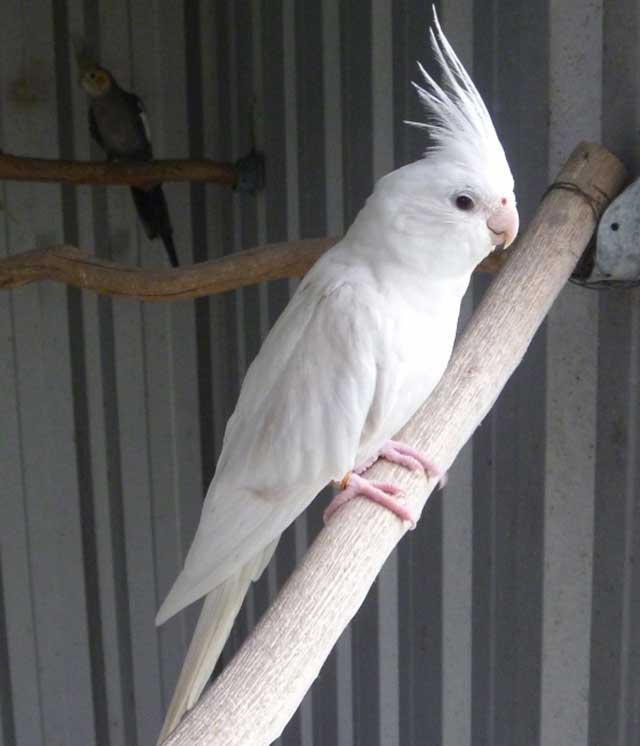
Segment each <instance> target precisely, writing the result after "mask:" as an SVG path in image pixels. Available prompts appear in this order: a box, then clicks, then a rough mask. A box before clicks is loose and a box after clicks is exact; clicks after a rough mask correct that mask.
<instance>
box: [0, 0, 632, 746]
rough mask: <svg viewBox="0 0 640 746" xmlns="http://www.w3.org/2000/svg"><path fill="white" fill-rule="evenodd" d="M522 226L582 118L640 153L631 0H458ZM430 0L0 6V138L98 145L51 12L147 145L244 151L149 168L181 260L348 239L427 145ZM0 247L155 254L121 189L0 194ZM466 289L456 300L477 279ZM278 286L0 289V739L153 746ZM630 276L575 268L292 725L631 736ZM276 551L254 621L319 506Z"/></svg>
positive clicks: (20, 745)
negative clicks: (216, 292)
mask: <svg viewBox="0 0 640 746" xmlns="http://www.w3.org/2000/svg"><path fill="white" fill-rule="evenodd" d="M440 11H441V16H442V19H443V23H444V26H445V29H446V31H447V33H448V35H449V37H450V39H451V40H452V41H453V42H454V44H455V46H456V48H457V49H458V50H459V52H460V54H461V56H462V57H463V59H464V60H466V62H467V64H468V65H469V66H470V67H472V68H473V71H474V77H475V79H476V80H477V82H478V85H479V87H480V88H481V90H482V91H483V93H484V94H485V96H486V99H487V101H488V103H489V105H490V108H491V109H492V111H493V113H494V115H495V120H496V122H497V126H498V129H499V131H500V133H501V136H502V138H503V142H504V143H505V147H506V150H507V153H508V156H509V158H510V161H511V163H512V166H513V170H514V173H515V176H516V183H517V192H518V197H519V202H520V205H521V211H522V215H523V217H524V219H525V221H526V219H527V216H529V215H531V211H532V209H533V208H534V206H535V204H536V200H537V199H538V197H539V196H540V194H541V192H542V191H543V189H544V187H545V185H546V184H547V182H548V180H549V178H550V175H553V174H554V173H555V172H556V170H557V168H558V166H559V164H560V162H561V161H562V159H563V157H565V156H566V155H567V154H568V153H569V151H570V150H571V148H572V147H573V146H574V144H576V143H577V142H578V141H579V140H580V139H584V138H588V139H594V140H601V141H603V142H604V143H605V144H606V145H608V146H610V147H612V148H613V149H614V150H615V151H616V152H618V154H620V155H621V156H623V157H624V158H625V159H626V160H627V161H628V164H629V165H630V167H631V168H632V169H635V168H637V167H638V165H640V147H639V144H640V130H639V124H640V78H639V76H638V74H637V71H638V69H640V59H639V57H640V38H639V37H640V31H639V28H640V7H638V4H637V3H636V2H632V1H631V0H616V1H615V2H614V1H611V2H606V3H603V2H602V0H594V1H593V2H580V1H579V0H566V1H564V2H562V3H560V2H545V1H544V0H533V1H532V0H494V1H493V2H492V3H481V2H475V3H474V2H472V0H443V2H441V3H440ZM428 13H429V10H428V7H427V3H425V2H419V1H418V0H394V1H392V0H345V1H344V2H338V0H325V1H324V2H321V3H318V2H294V1H293V0H270V1H268V2H267V1H266V0H265V1H264V2H258V1H257V0H255V1H253V2H250V1H249V0H241V1H239V2H220V1H218V2H214V1H213V0H209V1H208V2H204V1H203V2H185V3H168V2H162V0H151V1H149V0H146V1H145V2H141V1H140V0H101V1H100V2H95V1H93V2H92V1H90V0H3V3H2V19H3V22H2V24H0V77H1V98H0V146H1V147H2V149H3V150H5V151H7V152H10V153H17V154H28V155H34V156H36V155H39V156H46V157H57V156H59V157H65V158H88V157H90V156H91V155H94V156H97V155H98V154H97V152H96V151H95V150H94V149H93V146H90V143H89V136H88V131H87V126H86V102H85V100H84V97H83V94H82V92H81V91H80V90H79V88H78V86H77V82H76V70H75V66H74V62H73V59H72V53H71V47H70V43H69V33H70V32H71V31H80V32H82V33H84V34H85V36H86V37H87V38H88V40H89V42H90V43H91V44H92V45H93V47H94V48H95V49H96V51H98V52H99V53H100V55H101V58H102V60H103V63H104V64H105V65H106V66H107V67H109V68H110V69H111V70H112V71H113V72H114V73H115V75H116V77H117V78H118V79H119V80H120V82H121V83H122V84H123V85H124V86H125V87H131V88H132V89H134V90H135V91H136V92H137V93H138V94H140V95H141V96H142V97H143V99H144V101H145V103H146V106H147V109H148V111H149V114H150V118H151V121H152V128H153V133H154V141H155V147H156V152H157V154H158V155H159V156H165V157H169V156H172V157H183V156H193V157H199V156H207V157H211V158H215V159H219V160H231V159H235V158H236V157H238V156H240V155H242V154H244V153H245V152H247V151H248V149H249V147H250V144H251V136H252V135H251V132H252V123H253V129H254V131H255V138H256V140H257V144H258V146H259V147H260V148H262V149H263V150H264V151H265V152H266V156H267V164H268V165H267V189H266V190H265V191H264V192H263V193H262V194H261V195H260V196H258V197H257V198H251V197H247V196H242V195H232V194H231V193H230V192H229V191H226V190H224V189H222V188H218V187H215V186H207V187H204V186H200V185H195V186H191V187H189V186H185V185H169V186H167V187H166V193H167V197H168V200H169V203H170V208H171V213H172V216H173V222H174V226H175V229H176V240H177V244H178V250H179V254H180V257H181V259H182V262H183V263H189V262H191V261H199V260H203V259H205V258H207V257H214V256H218V255H220V254H225V253H229V252H232V251H234V250H236V249H239V248H241V247H248V246H253V245H256V244H258V243H260V242H264V241H267V240H269V241H271V240H283V239H287V238H295V237H297V236H303V237H307V236H309V237H311V236H320V235H327V234H336V233H339V232H340V231H341V230H342V228H343V226H344V225H345V224H348V223H349V222H350V221H351V220H352V218H353V217H354V215H355V214H356V212H357V211H358V209H359V207H360V205H361V204H362V202H363V200H364V199H365V197H366V196H367V195H368V193H369V192H370V190H371V187H372V184H373V182H374V180H375V179H376V178H377V177H379V176H380V175H381V174H383V173H385V172H386V171H388V170H390V169H391V168H393V167H394V166H395V165H400V164H403V163H405V162H408V161H409V160H412V159H415V158H416V157H418V156H419V154H420V152H421V149H422V147H423V142H422V140H421V136H420V133H419V132H416V131H412V130H410V129H408V128H406V127H404V126H403V125H402V120H403V119H405V118H415V117H418V116H419V111H418V106H417V102H416V99H415V95H414V93H413V91H412V89H411V87H410V86H409V80H410V79H412V78H414V77H415V75H416V72H415V60H416V59H422V60H425V61H426V62H427V63H428V61H429V53H428V52H427V48H426V43H425V37H426V26H427V20H428ZM0 188H1V190H2V191H1V194H0V200H1V203H0V208H1V209H0V253H2V255H4V254H12V253H18V252H21V251H25V250H28V249H31V248H33V247H35V246H44V245H47V244H50V243H52V242H55V241H61V240H63V239H64V240H67V241H70V242H73V243H79V244H80V245H82V246H84V247H86V248H89V249H93V250H95V252H96V253H97V254H98V255H101V256H111V257H114V258H116V259H118V260H121V261H125V262H132V263H135V262H141V263H142V264H143V265H144V266H162V265H163V264H164V261H165V260H164V255H163V251H162V250H161V248H159V247H157V246H154V245H151V244H149V243H148V242H147V241H146V239H144V238H143V237H142V236H141V233H140V229H139V227H138V225H137V223H136V219H135V216H134V213H133V210H132V205H131V200H130V197H129V194H128V192H127V190H126V189H125V188H120V187H111V188H108V189H106V188H101V187H95V188H89V187H81V188H77V189H76V188H73V187H63V188H60V187H58V186H55V185H29V184H9V183H5V184H2V185H1V187H0ZM485 284H486V280H485V279H481V278H478V279H477V280H476V281H474V284H473V288H472V290H473V292H472V293H470V295H469V298H468V299H467V301H466V302H465V306H464V315H465V316H466V315H468V313H469V312H470V311H471V309H472V306H473V302H474V300H475V299H477V298H478V297H479V295H480V294H481V293H482V291H483V289H484V287H485ZM288 293H289V283H288V282H286V281H282V282H276V283H272V284H270V285H268V286H260V287H256V288H250V289H246V290H243V291H237V292H235V293H229V294H227V295H225V296H221V297H215V298H211V299H207V300H201V301H198V302H196V303H190V302H188V303H180V304H166V305H163V304H160V305H153V306H152V305H142V304H140V303H137V302H131V301H127V300H111V299H108V298H97V297H96V296H95V295H92V294H90V293H81V292H79V291H77V290H74V289H68V288H66V287H63V286H60V285H54V284H49V283H47V284H39V285H32V286H29V287H25V288H23V289H20V290H17V291H14V292H10V293H9V292H3V293H0V366H1V367H0V385H1V387H2V388H1V392H2V395H1V396H0V422H1V423H2V426H1V429H0V474H1V484H2V496H1V500H0V538H1V545H0V548H1V552H0V744H1V746H12V745H13V744H17V746H41V745H42V746H44V745H45V744H46V745H47V746H53V744H56V745H57V744H64V745H65V746H76V744H77V745H78V746H80V745H82V746H87V745H88V744H97V745H98V746H120V745H123V744H127V746H134V745H135V746H137V745H139V746H144V745H147V744H151V743H153V742H154V739H155V736H156V734H157V731H158V728H159V724H160V722H161V718H162V714H163V710H164V708H165V706H166V704H167V701H168V697H169V696H170V693H171V691H172V687H173V683H174V680H175V677H176V675H177V672H178V670H179V666H180V663H181V660H182V656H183V654H184V651H185V646H186V644H187V641H188V639H189V636H190V632H191V629H192V627H193V624H194V620H195V615H196V613H197V611H196V610H190V611H189V612H188V613H186V614H184V615H182V616H181V617H180V618H179V619H177V620H174V621H171V622H170V623H169V624H168V625H167V626H166V628H165V629H162V630H161V631H160V632H159V633H156V631H155V630H154V627H153V618H154V614H155V611H156V608H157V606H158V604H159V602H160V601H161V599H162V598H163V596H164V594H165V592H166V591H167V589H168V588H169V585H170V584H171V582H172V580H173V578H174V576H175V575H176V573H177V571H178V569H179V567H180V566H181V563H182V558H183V556H184V554H185V551H186V549H187V547H188V544H189V541H190V538H191V536H192V534H193V532H194V529H195V525H196V523H197V519H198V514H199V506H200V502H201V497H202V495H203V492H204V489H205V487H206V484H207V483H208V481H209V479H210V478H211V475H212V472H213V468H214V464H215V460H216V454H217V452H218V449H219V447H220V443H221V438H222V433H223V429H224V424H225V421H226V419H227V417H228V415H229V414H230V412H231V410H232V408H233V405H234V400H235V397H236V395H237V392H238V387H239V383H240V381H241V379H242V375H243V373H244V371H245V369H246V367H247V364H248V362H250V360H251V359H252V357H253V356H254V355H255V353H256V351H257V349H258V347H259V345H260V341H261V339H262V338H263V336H264V334H265V332H266V330H267V329H268V328H269V326H270V324H272V323H273V321H274V319H275V318H276V317H277V315H278V313H279V311H280V310H281V309H282V307H283V305H284V304H285V303H286V300H287V297H288ZM639 339H640V295H639V294H638V291H626V292H615V293H614V292H610V293H593V292H589V291H586V290H583V289H579V288H575V287H568V288H567V289H566V290H565V291H564V292H563V294H562V296H561V298H560V299H559V300H558V302H557V304H556V306H555V307H554V309H553V311H552V313H551V316H550V317H549V320H548V323H547V324H546V326H545V327H544V328H543V329H542V330H541V331H540V333H539V334H538V336H537V337H536V340H535V342H534V344H533V346H532V347H531V349H530V352H529V354H528V355H527V358H526V360H525V361H524V363H523V364H522V366H521V367H520V369H519V370H518V372H517V374H516V375H515V376H514V378H513V380H512V381H511V382H510V384H509V386H508V387H507V389H506V390H505V392H504V393H503V395H502V396H501V398H500V400H499V402H498V403H497V405H496V407H495V410H494V412H493V413H492V414H491V416H489V417H488V418H487V419H486V421H485V422H484V423H483V425H482V426H481V428H480V429H479V431H478V433H477V434H476V437H475V438H474V441H473V444H472V446H471V447H468V448H467V449H466V450H465V452H464V453H463V454H462V456H461V457H460V459H459V461H458V463H457V464H456V466H455V468H454V469H453V470H452V474H451V480H450V485H449V486H448V487H447V489H446V491H445V493H444V494H443V493H439V494H436V495H434V497H433V498H432V499H431V501H430V502H429V504H428V507H427V509H426V511H425V515H424V518H423V520H422V521H421V523H420V526H419V527H418V530H417V531H415V532H414V533H413V534H410V535H409V536H408V537H407V538H405V539H404V540H403V542H402V544H401V546H400V548H399V550H398V551H397V553H396V554H395V555H394V556H393V557H392V558H391V559H390V561H389V562H388V564H387V566H386V568H385V570H384V572H383V573H382V575H381V577H380V579H379V582H378V583H377V585H376V587H375V588H374V589H373V590H372V592H371V593H370V595H369V597H368V599H367V601H366V603H365V605H364V607H363V609H362V611H361V612H360V614H359V615H358V617H357V619H356V620H355V622H354V624H353V625H352V626H351V628H350V629H349V630H347V631H346V632H345V634H344V636H343V638H342V640H341V642H340V644H339V645H338V647H337V649H336V651H334V653H333V654H332V655H331V657H330V659H329V661H328V662H327V664H326V666H325V667H324V669H323V671H322V673H321V675H320V678H319V679H318V681H317V682H316V685H315V686H314V688H313V689H312V691H311V693H310V694H309V695H308V696H307V698H306V700H305V702H304V704H303V706H302V708H301V709H300V711H299V712H298V713H297V714H296V716H295V718H294V719H293V721H292V723H291V724H290V725H289V727H288V728H287V729H286V731H285V733H284V734H283V736H282V739H281V742H282V744H283V746H285V745H290V746H294V744H295V745H296V746H297V745H298V744H303V745H304V746H333V744H338V746H349V745H350V744H361V745H363V746H364V744H366V745H367V746H377V745H378V744H379V745H380V746H382V744H384V745H385V746H414V745H415V744H423V743H424V744H443V745H444V746H454V745H455V746H483V745H484V746H513V745H514V744H518V746H525V745H527V746H528V745H529V744H531V746H537V745H538V744H566V745H567V746H587V745H588V746H609V745H611V746H613V745H614V744H615V745H616V746H632V744H637V743H638V742H640V569H639V568H640V565H639V564H638V562H635V563H634V559H637V558H638V551H639V550H640V525H639V524H640V495H639V492H640V490H639V477H638V456H639V455H640V454H639V449H640V440H639V439H638V424H639V414H640V413H639V401H638V398H639V397H638V384H639V381H640V371H639V366H640V345H639ZM322 504H323V501H322V499H320V500H319V501H317V504H316V505H315V506H312V507H311V509H310V510H309V511H308V514H307V515H306V516H305V517H303V518H302V519H300V520H299V521H298V522H297V523H296V525H295V526H294V527H292V528H291V529H290V530H289V531H288V532H287V534H286V536H285V538H284V540H283V541H282V542H281V545H280V548H279V551H278V555H277V559H276V561H275V562H274V563H272V566H271V567H270V568H269V570H268V572H267V573H266V574H265V576H264V578H263V579H262V580H261V581H260V582H259V583H258V584H257V585H256V586H255V589H254V591H253V593H252V594H251V596H250V598H249V600H248V602H247V604H246V605H245V609H244V611H243V612H242V614H241V617H240V618H239V620H238V624H237V629H236V631H235V632H234V634H233V635H232V640H231V647H234V646H236V645H237V644H238V643H239V641H240V640H241V639H242V638H243V637H244V635H245V634H246V631H247V629H248V628H250V626H251V625H252V624H253V622H254V620H255V618H256V617H257V616H259V615H260V613H261V612H262V611H263V610H264V608H265V607H266V605H267V604H268V602H269V599H270V597H271V596H272V595H273V593H274V591H275V589H276V588H277V586H278V585H279V584H280V583H281V582H282V580H283V579H284V578H285V577H286V576H287V574H288V573H289V572H290V570H291V568H292V567H293V566H294V564H295V563H296V561H297V560H298V559H299V558H300V556H301V555H302V553H303V552H304V550H305V547H306V545H307V542H308V541H309V540H310V538H312V536H313V535H314V534H315V532H316V531H317V530H318V528H319V527H320V525H321V511H322Z"/></svg>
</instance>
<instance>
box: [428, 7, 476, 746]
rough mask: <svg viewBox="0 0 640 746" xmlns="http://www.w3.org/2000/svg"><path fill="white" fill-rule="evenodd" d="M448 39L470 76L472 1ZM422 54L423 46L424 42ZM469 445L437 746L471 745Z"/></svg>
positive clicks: (451, 19) (469, 301)
mask: <svg viewBox="0 0 640 746" xmlns="http://www.w3.org/2000/svg"><path fill="white" fill-rule="evenodd" d="M440 13H441V22H442V23H443V27H444V29H445V33H446V34H447V38H448V39H449V41H450V42H451V44H452V45H453V47H454V49H455V50H456V53H457V54H458V56H459V57H460V59H461V60H462V62H463V64H464V65H465V66H466V67H467V69H468V70H469V71H470V73H471V75H472V76H473V32H474V28H473V1H472V0H447V1H446V2H443V3H441V10H440ZM424 46H425V50H426V49H427V41H426V37H425V42H424ZM472 285H473V283H471V287H470V289H469V291H468V292H467V294H466V295H465V297H464V299H463V301H462V305H461V310H460V321H459V323H458V330H459V331H460V330H461V329H464V327H465V326H466V324H467V322H468V320H469V318H470V316H471V313H472V311H473V288H472ZM472 494H473V445H472V443H468V444H467V446H465V448H464V449H463V450H462V452H461V453H460V455H459V456H458V458H457V459H456V461H455V463H454V464H453V466H452V468H451V469H450V471H449V479H448V482H447V488H446V491H445V493H444V498H443V504H442V573H443V577H442V743H444V744H456V746H471V744H472V743H474V741H473V738H472V733H471V722H470V713H471V706H472V695H471V637H472V627H471V595H472V594H471V590H472V585H471V567H472V549H471V547H472V531H473V525H472V522H473V499H472Z"/></svg>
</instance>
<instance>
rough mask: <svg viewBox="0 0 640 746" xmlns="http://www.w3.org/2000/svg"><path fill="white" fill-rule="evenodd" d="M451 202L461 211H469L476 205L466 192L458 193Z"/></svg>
mask: <svg viewBox="0 0 640 746" xmlns="http://www.w3.org/2000/svg"><path fill="white" fill-rule="evenodd" d="M453 202H454V204H455V206H456V207H457V208H458V210H462V211H463V212H471V210H473V208H474V207H475V206H476V203H475V202H474V200H473V197H470V196H469V195H468V194H458V196H457V197H455V198H454V200H453Z"/></svg>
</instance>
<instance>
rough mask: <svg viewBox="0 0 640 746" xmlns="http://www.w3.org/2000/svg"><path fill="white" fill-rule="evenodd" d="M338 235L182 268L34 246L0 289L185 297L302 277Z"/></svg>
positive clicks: (0, 276)
mask: <svg viewBox="0 0 640 746" xmlns="http://www.w3.org/2000/svg"><path fill="white" fill-rule="evenodd" d="M336 241H338V239H337V238H312V239H307V240H301V241H289V242H286V243H273V244H267V245H266V246H258V247H257V248H255V249H248V250H246V251H240V252H237V253H236V254H230V255H228V256H224V257H221V258H220V259H212V260H211V261H208V262H201V263H200V264H195V265H192V266H190V267H183V268H181V269H161V270H146V269H140V268H138V267H127V266H125V265H122V264H116V263H115V262H110V261H107V260H106V259H98V257H95V256H93V255H91V254H89V253H88V252H86V251H83V250H82V249H78V248H76V247H75V246H69V245H60V246H51V247H49V248H45V249H35V250H33V251H27V252H25V253H24V254H16V255H15V256H10V257H7V258H5V259H0V289H5V290H8V289H10V288H17V287H20V286H22V285H27V284H29V283H31V282H37V281H40V280H57V281H58V282H64V283H66V284H67V285H74V286H76V287H80V288H84V289H85V290H94V291H95V292H96V293H102V294H104V295H121V296H126V297H128V298H137V299H138V300H146V301H169V300H184V299H186V298H200V297H202V296H204V295H214V294H216V293H224V292H225V291H227V290H234V289H235V288H241V287H246V286H247V285H255V284H257V283H259V282H265V281H267V280H279V279H282V278H283V277H302V275H304V273H305V272H306V271H307V270H308V269H309V267H311V265H312V264H313V263H314V262H315V261H316V260H317V259H318V257H320V255H321V254H323V253H324V252H325V251H326V250H327V249H328V248H329V247H330V246H333V244H334V243H336ZM502 262H503V257H502V255H501V254H500V253H498V252H496V253H494V254H492V255H491V256H490V257H488V258H487V259H486V260H485V261H484V262H483V263H482V265H481V266H480V270H481V271H486V272H495V271H497V269H498V268H499V266H500V265H501V264H502Z"/></svg>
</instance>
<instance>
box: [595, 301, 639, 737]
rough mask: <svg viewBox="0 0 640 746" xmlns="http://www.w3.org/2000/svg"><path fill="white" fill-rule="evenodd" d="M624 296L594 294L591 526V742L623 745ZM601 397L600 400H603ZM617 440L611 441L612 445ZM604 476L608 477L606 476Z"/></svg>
mask: <svg viewBox="0 0 640 746" xmlns="http://www.w3.org/2000/svg"><path fill="white" fill-rule="evenodd" d="M629 300H630V299H629V297H628V296H627V297H625V296H623V295H618V294H605V295H601V296H600V329H599V331H600V348H599V355H598V362H599V366H598V369H599V379H598V399H599V401H600V402H601V405H600V408H599V411H598V442H597V454H596V501H595V526H594V559H593V562H594V567H593V601H592V609H593V616H592V625H591V686H590V697H589V701H590V712H589V744H591V746H596V744H601V743H612V744H623V743H624V741H623V740H622V734H623V729H624V724H623V723H621V722H620V707H621V696H622V686H623V683H622V681H621V671H622V656H623V645H624V640H623V618H624V612H623V609H624V593H625V577H626V575H627V563H628V562H629V561H630V550H631V547H630V546H629V544H628V542H629V535H628V532H627V527H626V520H627V514H628V510H629V505H628V502H629V501H630V500H632V499H633V493H632V492H631V490H630V485H629V484H628V483H627V478H628V475H629V466H628V459H629V457H630V455H631V454H630V453H629V452H628V436H629V424H630V423H629V417H630V415H631V413H630V411H629V408H628V400H627V396H626V394H627V392H628V391H629V386H630V385H631V381H630V380H629V362H630V360H629V352H630V334H631V325H630V313H629V312H630V305H629ZM605 402H606V405H605ZM613 444H615V447H614V448H612V447H611V446H612V445H613ZM605 475H606V476H605Z"/></svg>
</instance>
